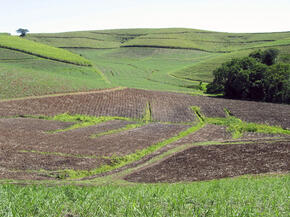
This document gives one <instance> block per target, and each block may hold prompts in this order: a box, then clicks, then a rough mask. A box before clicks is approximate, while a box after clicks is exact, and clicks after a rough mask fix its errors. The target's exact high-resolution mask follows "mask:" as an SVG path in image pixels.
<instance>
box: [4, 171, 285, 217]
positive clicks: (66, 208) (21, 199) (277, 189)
mask: <svg viewBox="0 0 290 217" xmlns="http://www.w3.org/2000/svg"><path fill="white" fill-rule="evenodd" d="M289 186H290V176H289V175H283V176H282V175H281V176H278V175H277V176H245V177H239V178H233V179H222V180H212V181H207V182H194V183H188V184H186V183H184V184H183V183H177V184H138V185H132V186H130V185H128V186H122V185H121V186H118V185H102V186H97V187H94V186H91V187H85V186H83V187H78V186H51V187H46V186H44V185H27V186H21V185H11V184H1V185H0V216H142V217H143V216H287V215H288V214H289V211H290V209H289V202H290V201H289V191H290V189H289Z"/></svg>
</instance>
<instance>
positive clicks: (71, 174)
mask: <svg viewBox="0 0 290 217" xmlns="http://www.w3.org/2000/svg"><path fill="white" fill-rule="evenodd" d="M203 126H204V123H201V122H200V123H198V124H197V125H195V126H192V127H190V128H188V129H186V130H184V131H182V132H180V133H179V134H178V135H176V136H174V137H171V138H169V139H166V140H164V141H161V142H158V143H156V144H154V145H152V146H149V147H147V148H145V149H142V150H139V151H137V152H135V153H132V154H129V155H125V156H122V157H119V156H112V157H110V158H109V159H110V160H111V164H110V165H103V166H101V167H98V168H95V169H93V170H90V171H88V170H78V171H76V170H71V169H66V170H58V171H53V172H49V171H47V173H48V174H50V176H52V177H57V178H60V179H80V178H84V177H87V176H92V175H96V174H100V173H104V172H108V171H111V170H114V169H117V168H120V167H122V166H125V165H127V164H129V163H132V162H134V161H138V160H140V159H142V158H143V157H145V156H146V155H148V154H151V153H153V152H155V151H157V150H158V149H160V148H162V147H164V146H166V145H168V144H170V143H172V142H176V141H177V140H179V139H181V138H183V137H185V136H187V135H189V134H192V133H194V132H196V131H197V130H199V129H201V128H202V127H203Z"/></svg>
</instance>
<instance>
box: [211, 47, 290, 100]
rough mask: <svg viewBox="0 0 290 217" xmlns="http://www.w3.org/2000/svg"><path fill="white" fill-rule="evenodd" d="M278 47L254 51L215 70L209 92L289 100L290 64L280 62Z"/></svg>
mask: <svg viewBox="0 0 290 217" xmlns="http://www.w3.org/2000/svg"><path fill="white" fill-rule="evenodd" d="M277 55H278V50H276V49H268V50H265V51H261V50H258V51H254V52H252V53H250V55H249V57H244V58H240V59H232V60H231V61H229V62H226V63H224V64H223V65H222V66H221V67H219V68H217V69H216V70H214V71H213V74H214V80H213V82H212V83H210V84H209V85H208V92H209V93H217V92H223V93H224V95H225V96H227V97H230V98H238V99H254V100H262V101H268V102H280V103H281V102H282V103H290V64H284V63H277V64H275V62H276V59H277Z"/></svg>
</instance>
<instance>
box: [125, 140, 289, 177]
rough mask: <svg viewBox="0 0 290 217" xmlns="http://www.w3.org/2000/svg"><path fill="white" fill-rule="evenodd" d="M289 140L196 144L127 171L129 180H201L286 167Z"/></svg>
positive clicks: (287, 167)
mask: <svg viewBox="0 0 290 217" xmlns="http://www.w3.org/2000/svg"><path fill="white" fill-rule="evenodd" d="M289 151H290V142H289V141H288V142H276V143H272V144H266V143H265V144H233V145H211V146H197V147H193V148H190V149H187V150H185V151H183V152H181V153H178V154H175V155H173V156H172V157H169V158H167V159H165V160H164V161H162V162H160V163H158V164H156V165H153V166H151V167H148V168H145V169H143V170H140V171H138V172H135V173H133V174H130V175H128V176H127V177H125V180H127V181H131V182H180V181H201V180H211V179H220V178H225V177H234V176H240V175H244V174H260V173H269V172H289V171H290V164H289V159H290V154H289Z"/></svg>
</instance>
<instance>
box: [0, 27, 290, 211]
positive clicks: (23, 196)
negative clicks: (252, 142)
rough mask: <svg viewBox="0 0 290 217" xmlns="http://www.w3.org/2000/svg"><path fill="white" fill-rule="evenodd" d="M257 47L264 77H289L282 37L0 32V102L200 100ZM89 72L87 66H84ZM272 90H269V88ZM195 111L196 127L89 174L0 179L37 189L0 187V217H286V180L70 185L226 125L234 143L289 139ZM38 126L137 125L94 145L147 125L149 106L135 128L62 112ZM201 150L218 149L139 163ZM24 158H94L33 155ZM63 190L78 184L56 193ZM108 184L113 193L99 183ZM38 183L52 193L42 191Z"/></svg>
mask: <svg viewBox="0 0 290 217" xmlns="http://www.w3.org/2000/svg"><path fill="white" fill-rule="evenodd" d="M27 39H28V40H27ZM44 44H46V45H44ZM52 46H53V47H52ZM55 47H58V48H66V49H67V50H63V49H58V48H55ZM169 48H170V49H169ZM172 48H175V49H172ZM180 48H181V49H180ZM258 48H261V49H264V48H276V49H279V52H280V55H279V56H278V58H277V60H276V61H277V62H278V63H279V64H278V65H275V66H273V67H271V69H269V73H270V72H271V74H272V75H274V77H273V79H274V81H275V82H274V83H276V81H277V82H278V81H280V80H281V77H283V73H280V74H277V76H276V75H275V74H274V72H276V71H281V72H283V70H284V71H285V72H286V71H287V70H288V69H286V66H284V65H282V64H281V63H285V64H289V63H290V32H281V33H259V34H255V33H253V34H234V33H219V32H210V31H203V30H194V29H124V30H104V31H82V32H67V33H53V34H28V35H26V37H25V39H21V38H19V37H13V36H9V35H8V34H2V33H1V34H0V99H9V98H16V97H25V96H41V95H45V94H55V93H63V92H72V91H73V92H76V91H88V90H96V89H102V88H109V87H116V86H123V87H131V88H141V89H150V90H162V91H178V92H186V93H195V94H202V92H203V91H202V89H204V86H205V85H206V84H207V82H212V80H213V79H214V76H213V75H212V71H213V70H214V69H216V68H217V67H219V66H221V65H222V63H224V62H226V61H230V60H231V59H232V58H240V57H243V56H247V55H249V54H250V53H251V52H253V51H254V49H258ZM69 51H70V52H69ZM73 53H75V54H73ZM80 55H82V56H83V57H81V56H80ZM40 57H44V58H47V59H44V58H40ZM85 58H86V59H85ZM54 60H57V61H54ZM71 63H73V64H71ZM75 64H77V65H75ZM261 64H262V63H261ZM78 65H82V66H78ZM88 65H93V67H86V66H88ZM253 65H255V64H253ZM259 66H261V65H259ZM261 68H263V67H261ZM275 79H276V80H275ZM200 81H202V82H203V83H200ZM288 81H289V80H288ZM285 82H287V79H286V80H285ZM276 87H277V86H275V85H274V86H273V88H272V89H275V88H276ZM272 89H271V90H272ZM193 110H194V112H195V115H196V117H197V118H198V120H199V122H198V123H197V124H196V125H191V126H190V127H189V128H188V129H187V130H184V131H182V132H180V133H179V134H178V135H175V136H173V137H171V138H169V139H165V140H163V141H161V142H159V143H156V144H153V145H152V146H150V147H148V148H145V149H143V150H139V151H137V152H135V153H132V154H129V155H126V156H112V157H107V158H108V159H110V160H111V164H110V165H104V166H101V167H99V168H95V169H93V170H91V171H86V170H78V171H75V170H59V171H43V170H41V171H27V172H32V173H33V172H41V173H44V174H46V175H48V176H54V177H58V178H60V180H57V181H56V180H53V181H28V180H20V181H16V180H11V181H9V180H2V181H1V180H0V183H9V182H11V183H19V184H30V183H36V184H45V185H24V186H22V185H12V184H0V216H287V215H288V214H287V213H289V212H290V210H289V190H290V189H289V186H290V185H289V183H290V176H289V174H286V175H263V176H243V177H238V178H229V179H221V180H212V181H207V182H194V183H176V184H133V183H128V182H125V181H124V180H122V177H121V176H122V174H124V173H126V172H128V171H129V170H128V171H125V172H124V173H122V174H116V175H112V176H107V177H98V178H95V179H93V180H75V179H78V178H83V177H86V176H90V175H95V174H98V173H102V172H106V171H111V170H113V169H116V168H120V167H122V166H125V165H127V164H129V163H131V162H134V161H137V160H139V159H141V158H143V157H144V156H146V155H148V154H150V153H153V152H155V151H156V150H158V149H160V148H162V147H164V146H166V145H167V144H169V143H172V142H175V141H177V140H179V139H181V138H183V137H185V136H187V135H189V134H191V133H193V132H196V131H197V130H199V129H201V128H202V127H204V126H205V125H206V124H216V125H223V126H226V127H227V130H228V132H230V133H231V134H232V136H233V138H239V137H241V136H242V135H243V133H244V132H259V133H270V134H288V135H289V130H285V129H283V128H281V127H278V126H268V125H262V124H255V123H246V122H243V121H242V120H240V119H238V118H236V117H233V116H231V115H230V112H229V111H228V110H226V113H227V116H226V118H209V117H205V116H204V115H203V114H202V113H201V111H200V108H198V107H193ZM37 118H47V119H54V120H59V121H64V122H73V124H72V126H71V127H69V128H67V129H63V130H59V131H54V133H56V132H61V131H66V130H73V129H76V128H80V127H86V126H91V125H95V124H98V123H102V122H105V121H109V120H116V119H117V120H126V121H134V122H137V123H136V124H134V123H133V124H128V125H126V126H125V127H122V128H119V129H115V130H111V131H107V132H104V133H100V134H96V135H92V137H99V136H104V135H108V134H114V133H120V132H123V131H126V130H130V129H134V128H138V127H141V126H143V125H144V124H146V123H150V122H151V121H153V120H152V117H151V108H150V104H149V103H148V104H147V108H146V111H145V113H144V117H143V119H142V120H132V119H128V118H123V117H90V116H83V115H69V114H62V115H58V116H55V117H50V118H49V117H37ZM191 124H193V123H191ZM52 133H53V132H52ZM209 144H220V143H218V142H215V141H211V142H204V143H195V144H186V145H183V146H179V147H177V148H176V149H174V150H169V151H168V152H166V153H164V154H162V155H160V156H157V157H155V158H153V159H151V161H149V162H147V163H152V162H153V161H154V160H160V159H161V158H162V157H164V156H168V155H169V154H173V153H174V152H175V151H178V150H179V151H180V150H181V149H182V148H185V147H188V146H189V145H190V146H194V145H209ZM22 151H23V152H27V150H22ZM28 152H35V153H37V154H43V155H51V156H53V155H59V156H67V157H80V158H97V157H98V156H83V155H71V154H64V153H58V152H39V151H34V150H29V151H28ZM101 157H103V156H100V158H101ZM67 183H70V184H81V185H84V186H82V187H78V186H73V185H67V186H63V184H67ZM108 183H111V184H113V185H103V184H108ZM46 185H52V186H51V187H49V188H48V187H47V186H46ZM55 185H56V186H55ZM58 185H59V186H58ZM86 185H93V186H91V187H90V186H86ZM95 185H97V187H95Z"/></svg>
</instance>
